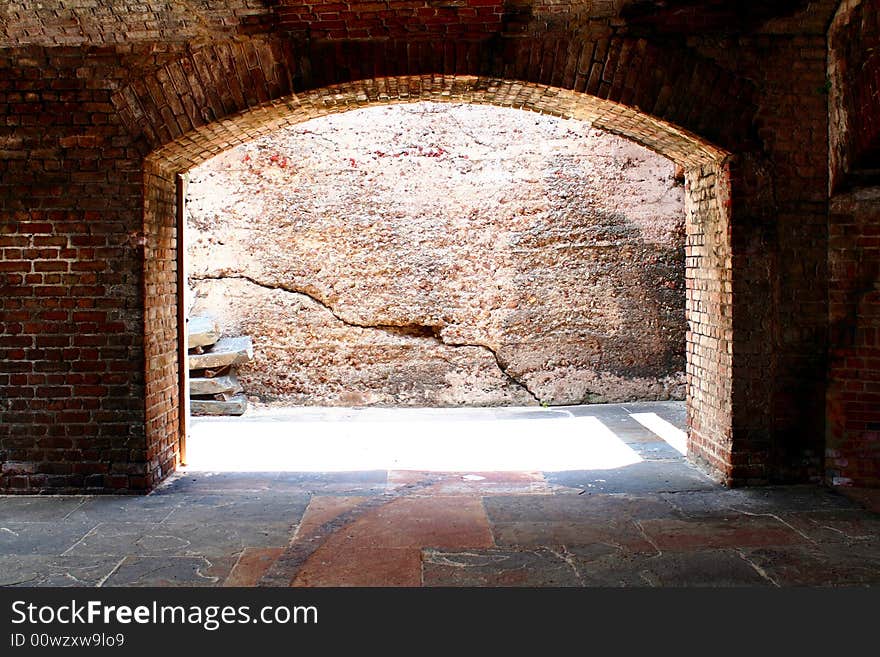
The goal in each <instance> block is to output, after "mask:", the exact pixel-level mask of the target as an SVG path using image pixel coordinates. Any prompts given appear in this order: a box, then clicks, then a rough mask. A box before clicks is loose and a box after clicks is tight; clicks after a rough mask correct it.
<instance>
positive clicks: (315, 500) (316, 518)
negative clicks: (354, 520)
mask: <svg viewBox="0 0 880 657" xmlns="http://www.w3.org/2000/svg"><path fill="white" fill-rule="evenodd" d="M368 499H370V498H368V497H345V496H323V495H320V496H318V495H316V496H314V497H312V499H311V501H310V502H309V506H308V508H307V509H306V512H305V514H304V515H303V519H302V522H300V524H299V527H298V528H297V530H296V536H295V537H294V540H297V539H300V538H303V537H306V536H313V535H315V534H316V533H317V532H318V531H319V530H320V529H321V526H322V525H324V524H325V523H328V522H330V521H332V520H333V519H334V518H338V517H339V516H340V515H342V514H344V513H346V512H348V511H351V510H352V509H355V508H357V507H358V506H360V505H361V504H363V503H364V502H366V501H367V500H368Z"/></svg>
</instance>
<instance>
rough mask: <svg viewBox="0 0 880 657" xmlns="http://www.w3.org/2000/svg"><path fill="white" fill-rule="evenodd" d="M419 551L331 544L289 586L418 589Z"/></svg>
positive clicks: (420, 573)
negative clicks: (414, 587)
mask: <svg viewBox="0 0 880 657" xmlns="http://www.w3.org/2000/svg"><path fill="white" fill-rule="evenodd" d="M421 585H422V560H421V550H417V549H411V548H384V547H383V548H360V547H354V548H352V547H347V546H344V545H342V544H341V543H338V542H337V543H331V544H328V545H324V546H323V547H321V548H319V549H318V550H317V551H316V552H315V553H314V554H313V555H312V556H311V558H310V559H309V560H308V562H306V564H305V565H304V566H303V567H302V568H301V569H300V571H299V573H298V574H297V576H296V577H295V578H294V580H293V582H292V583H291V586H421Z"/></svg>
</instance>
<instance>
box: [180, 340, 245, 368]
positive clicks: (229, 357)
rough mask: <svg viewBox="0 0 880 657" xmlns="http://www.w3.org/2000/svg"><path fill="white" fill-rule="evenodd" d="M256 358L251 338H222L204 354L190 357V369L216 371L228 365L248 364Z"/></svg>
mask: <svg viewBox="0 0 880 657" xmlns="http://www.w3.org/2000/svg"><path fill="white" fill-rule="evenodd" d="M253 357H254V344H253V342H251V339H250V337H248V336H242V337H236V338H220V339H219V340H218V341H217V343H216V344H215V345H214V346H213V347H211V349H210V350H208V351H206V352H205V353H203V354H190V355H189V369H191V370H202V369H215V368H218V367H224V366H226V365H236V364H238V363H246V362H248V361H249V360H250V359H251V358H253Z"/></svg>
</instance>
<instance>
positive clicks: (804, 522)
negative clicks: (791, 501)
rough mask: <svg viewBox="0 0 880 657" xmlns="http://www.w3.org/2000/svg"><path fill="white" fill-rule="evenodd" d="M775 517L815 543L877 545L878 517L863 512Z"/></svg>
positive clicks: (859, 510) (838, 510) (780, 514)
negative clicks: (870, 543)
mask: <svg viewBox="0 0 880 657" xmlns="http://www.w3.org/2000/svg"><path fill="white" fill-rule="evenodd" d="M779 517H780V518H782V519H783V520H784V521H785V522H787V523H789V524H790V525H791V526H792V527H794V528H795V529H796V530H798V531H800V532H802V533H803V534H805V535H806V536H808V537H809V538H810V539H811V540H813V541H817V542H819V543H854V542H855V543H858V542H873V543H876V544H878V545H880V514H876V513H872V512H871V511H866V510H864V509H837V510H833V511H802V512H788V513H786V512H780V513H779Z"/></svg>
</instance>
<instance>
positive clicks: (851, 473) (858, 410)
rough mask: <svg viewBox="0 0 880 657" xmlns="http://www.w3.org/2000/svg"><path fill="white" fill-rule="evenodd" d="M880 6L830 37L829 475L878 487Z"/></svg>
mask: <svg viewBox="0 0 880 657" xmlns="http://www.w3.org/2000/svg"><path fill="white" fill-rule="evenodd" d="M878 28H880V10H878V7H877V5H876V3H872V2H858V1H856V0H848V1H847V2H844V3H842V5H841V7H840V11H839V12H838V14H837V16H836V17H835V20H834V21H833V22H832V25H831V30H830V33H829V56H828V64H829V67H828V68H829V71H828V72H829V80H830V82H831V85H830V95H829V108H830V117H831V123H830V126H829V137H830V143H831V146H832V149H831V158H830V170H831V171H830V173H831V179H832V184H831V187H832V189H833V190H834V192H835V193H834V195H833V196H832V199H831V211H830V216H829V250H828V266H829V279H830V280H829V292H828V295H829V320H830V354H829V355H830V363H829V376H828V390H827V396H826V400H827V409H826V414H827V415H826V419H827V421H826V446H825V447H826V451H825V456H826V462H825V465H826V472H827V476H828V478H829V480H831V481H832V482H834V483H838V484H842V485H860V486H878V485H880V342H878V340H880V313H878V311H880V306H878V303H880V180H878V178H877V176H876V175H874V174H867V175H865V173H864V171H865V170H866V169H867V170H872V169H877V168H880V150H878V146H880V143H878V134H880V94H878V89H880V84H878V82H880V55H878V47H880V29H878Z"/></svg>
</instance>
